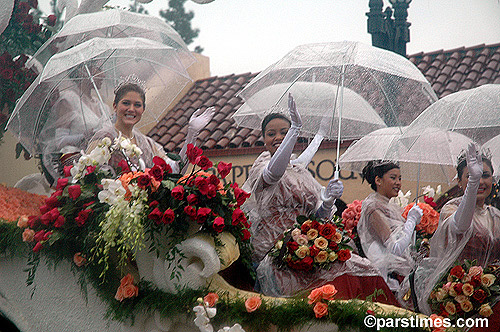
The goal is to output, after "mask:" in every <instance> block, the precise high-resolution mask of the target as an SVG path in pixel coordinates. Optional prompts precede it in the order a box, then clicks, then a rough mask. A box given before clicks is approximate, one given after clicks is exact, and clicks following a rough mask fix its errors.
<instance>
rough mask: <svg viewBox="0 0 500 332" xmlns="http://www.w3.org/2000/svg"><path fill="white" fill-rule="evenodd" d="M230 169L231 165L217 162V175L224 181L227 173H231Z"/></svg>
mask: <svg viewBox="0 0 500 332" xmlns="http://www.w3.org/2000/svg"><path fill="white" fill-rule="evenodd" d="M232 168H233V164H232V163H229V164H227V163H225V162H223V161H219V163H218V164H217V172H219V175H220V177H221V178H222V179H224V178H225V177H226V176H227V175H228V174H229V172H231V169H232Z"/></svg>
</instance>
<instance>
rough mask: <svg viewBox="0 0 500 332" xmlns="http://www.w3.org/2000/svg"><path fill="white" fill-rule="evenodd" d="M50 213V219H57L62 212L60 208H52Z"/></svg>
mask: <svg viewBox="0 0 500 332" xmlns="http://www.w3.org/2000/svg"><path fill="white" fill-rule="evenodd" d="M47 213H49V214H50V221H52V222H53V221H56V220H57V218H58V217H59V215H60V213H59V209H58V208H53V209H52V210H50V211H49V212H47Z"/></svg>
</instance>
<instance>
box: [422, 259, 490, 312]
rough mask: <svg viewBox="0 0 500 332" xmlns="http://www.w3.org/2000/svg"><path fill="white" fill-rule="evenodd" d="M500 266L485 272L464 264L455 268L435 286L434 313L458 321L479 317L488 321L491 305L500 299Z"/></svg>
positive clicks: (431, 304) (477, 266) (477, 267)
mask: <svg viewBox="0 0 500 332" xmlns="http://www.w3.org/2000/svg"><path fill="white" fill-rule="evenodd" d="M499 267H500V266H499V265H489V266H487V267H486V268H484V269H483V268H482V267H481V266H479V265H477V264H476V261H469V260H465V261H464V262H463V263H462V264H456V265H454V266H452V267H451V268H450V269H449V270H448V271H447V272H446V273H445V274H444V276H443V278H442V279H441V280H440V281H439V282H438V283H437V284H436V285H435V286H434V288H433V290H432V292H431V294H430V296H429V299H428V303H429V304H430V306H431V309H432V311H433V312H434V313H436V314H438V315H441V316H444V317H449V318H450V319H452V320H455V319H457V318H459V317H462V318H468V317H472V316H474V315H476V314H479V315H480V316H483V317H489V316H490V315H491V314H492V313H493V311H492V309H491V307H492V305H493V303H492V301H493V300H494V299H495V298H496V297H498V296H499V295H500V285H499V283H498V277H499V275H498V274H499V273H500V270H499V269H498V268H499Z"/></svg>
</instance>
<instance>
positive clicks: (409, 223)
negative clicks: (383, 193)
mask: <svg viewBox="0 0 500 332" xmlns="http://www.w3.org/2000/svg"><path fill="white" fill-rule="evenodd" d="M422 215H423V211H422V209H421V208H420V206H418V205H417V204H416V203H415V204H414V205H413V207H412V208H411V209H410V211H408V216H407V217H406V222H405V225H404V226H403V230H402V232H403V234H402V236H401V237H400V238H399V239H398V240H397V241H395V242H394V244H393V245H392V248H390V250H391V252H392V253H393V254H394V255H397V256H402V255H403V252H404V251H405V249H406V248H408V246H409V245H410V242H411V239H412V236H413V231H414V230H415V226H416V225H417V224H418V223H419V222H420V219H422Z"/></svg>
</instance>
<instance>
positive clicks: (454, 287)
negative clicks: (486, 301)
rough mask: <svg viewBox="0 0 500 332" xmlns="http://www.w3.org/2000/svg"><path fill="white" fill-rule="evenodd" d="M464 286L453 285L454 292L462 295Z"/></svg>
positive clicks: (459, 284)
mask: <svg viewBox="0 0 500 332" xmlns="http://www.w3.org/2000/svg"><path fill="white" fill-rule="evenodd" d="M463 285H464V284H462V283H461V282H459V283H457V284H455V285H453V290H454V291H455V293H457V295H460V294H462V287H463Z"/></svg>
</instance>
